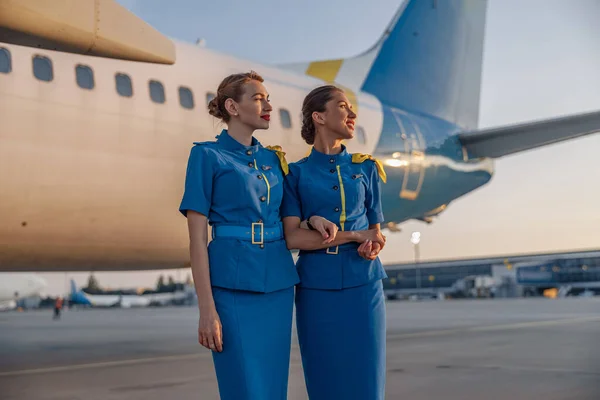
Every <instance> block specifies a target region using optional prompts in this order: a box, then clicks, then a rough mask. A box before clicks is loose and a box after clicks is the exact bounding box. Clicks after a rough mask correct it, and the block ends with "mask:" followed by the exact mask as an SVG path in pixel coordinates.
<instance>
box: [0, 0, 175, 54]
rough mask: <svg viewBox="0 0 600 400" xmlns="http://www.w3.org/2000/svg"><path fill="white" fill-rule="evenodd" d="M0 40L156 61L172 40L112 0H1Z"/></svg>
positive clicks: (171, 50) (168, 50)
mask: <svg viewBox="0 0 600 400" xmlns="http://www.w3.org/2000/svg"><path fill="white" fill-rule="evenodd" d="M0 42H4V43H12V44H17V45H21V46H29V47H38V48H43V49H49V50H58V51H64V52H68V53H75V54H87V55H95V56H100V57H108V58H117V59H122V60H132V61H142V62H151V63H159V64H173V63H174V62H175V45H174V43H173V42H172V41H171V40H170V39H169V38H167V37H166V36H164V35H163V34H161V33H160V32H158V31H157V30H156V29H154V28H152V27H151V26H150V25H148V24H147V23H146V22H144V21H143V20H142V19H140V18H138V17H137V16H136V15H134V14H132V13H131V12H129V11H128V10H127V9H126V8H124V7H122V6H121V5H119V4H118V3H116V2H115V1H114V0H96V1H82V0H52V1H50V0H0Z"/></svg>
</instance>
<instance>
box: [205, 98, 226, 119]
mask: <svg viewBox="0 0 600 400" xmlns="http://www.w3.org/2000/svg"><path fill="white" fill-rule="evenodd" d="M208 113H209V114H210V115H212V116H213V117H215V118H218V119H223V113H222V112H221V110H220V109H219V96H216V97H214V98H213V99H212V100H211V101H209V102H208Z"/></svg>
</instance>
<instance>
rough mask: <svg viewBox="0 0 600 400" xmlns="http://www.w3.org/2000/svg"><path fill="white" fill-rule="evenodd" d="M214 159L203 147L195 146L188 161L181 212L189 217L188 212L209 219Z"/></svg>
mask: <svg viewBox="0 0 600 400" xmlns="http://www.w3.org/2000/svg"><path fill="white" fill-rule="evenodd" d="M214 169H215V165H214V159H213V158H212V157H210V154H209V152H207V149H206V147H205V146H203V145H199V146H194V147H192V150H191V152H190V157H189V159H188V165H187V171H186V175H185V190H184V193H183V199H182V200H181V205H180V206H179V211H180V212H181V213H182V214H183V215H184V216H186V217H187V211H188V210H192V211H196V212H199V213H200V214H202V215H205V216H206V217H208V213H209V211H210V206H211V199H212V188H213V176H214V174H213V172H214Z"/></svg>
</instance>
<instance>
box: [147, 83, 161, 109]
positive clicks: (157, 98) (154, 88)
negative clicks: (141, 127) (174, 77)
mask: <svg viewBox="0 0 600 400" xmlns="http://www.w3.org/2000/svg"><path fill="white" fill-rule="evenodd" d="M148 87H149V89H150V98H151V99H152V101H153V102H155V103H161V104H162V103H164V102H165V88H164V87H163V84H162V83H160V82H159V81H150V82H149V83H148Z"/></svg>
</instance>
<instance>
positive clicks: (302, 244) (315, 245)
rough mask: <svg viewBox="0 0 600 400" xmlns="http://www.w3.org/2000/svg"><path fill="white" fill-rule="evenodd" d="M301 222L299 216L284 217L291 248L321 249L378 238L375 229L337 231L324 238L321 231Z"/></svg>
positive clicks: (286, 235) (287, 238) (284, 225)
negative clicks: (307, 227) (307, 226)
mask: <svg viewBox="0 0 600 400" xmlns="http://www.w3.org/2000/svg"><path fill="white" fill-rule="evenodd" d="M314 218H316V217H314ZM314 218H313V219H314ZM301 223H302V221H300V218H298V217H285V218H283V230H284V234H285V241H286V243H287V247H288V249H290V250H292V249H298V250H320V249H326V248H329V247H335V246H340V245H342V244H346V243H351V242H358V243H362V242H364V241H366V240H378V233H377V232H376V231H375V230H368V231H337V233H336V234H335V235H334V237H333V238H331V237H330V238H327V239H325V240H324V235H323V234H322V233H321V232H318V231H311V230H308V229H302V226H301Z"/></svg>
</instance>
